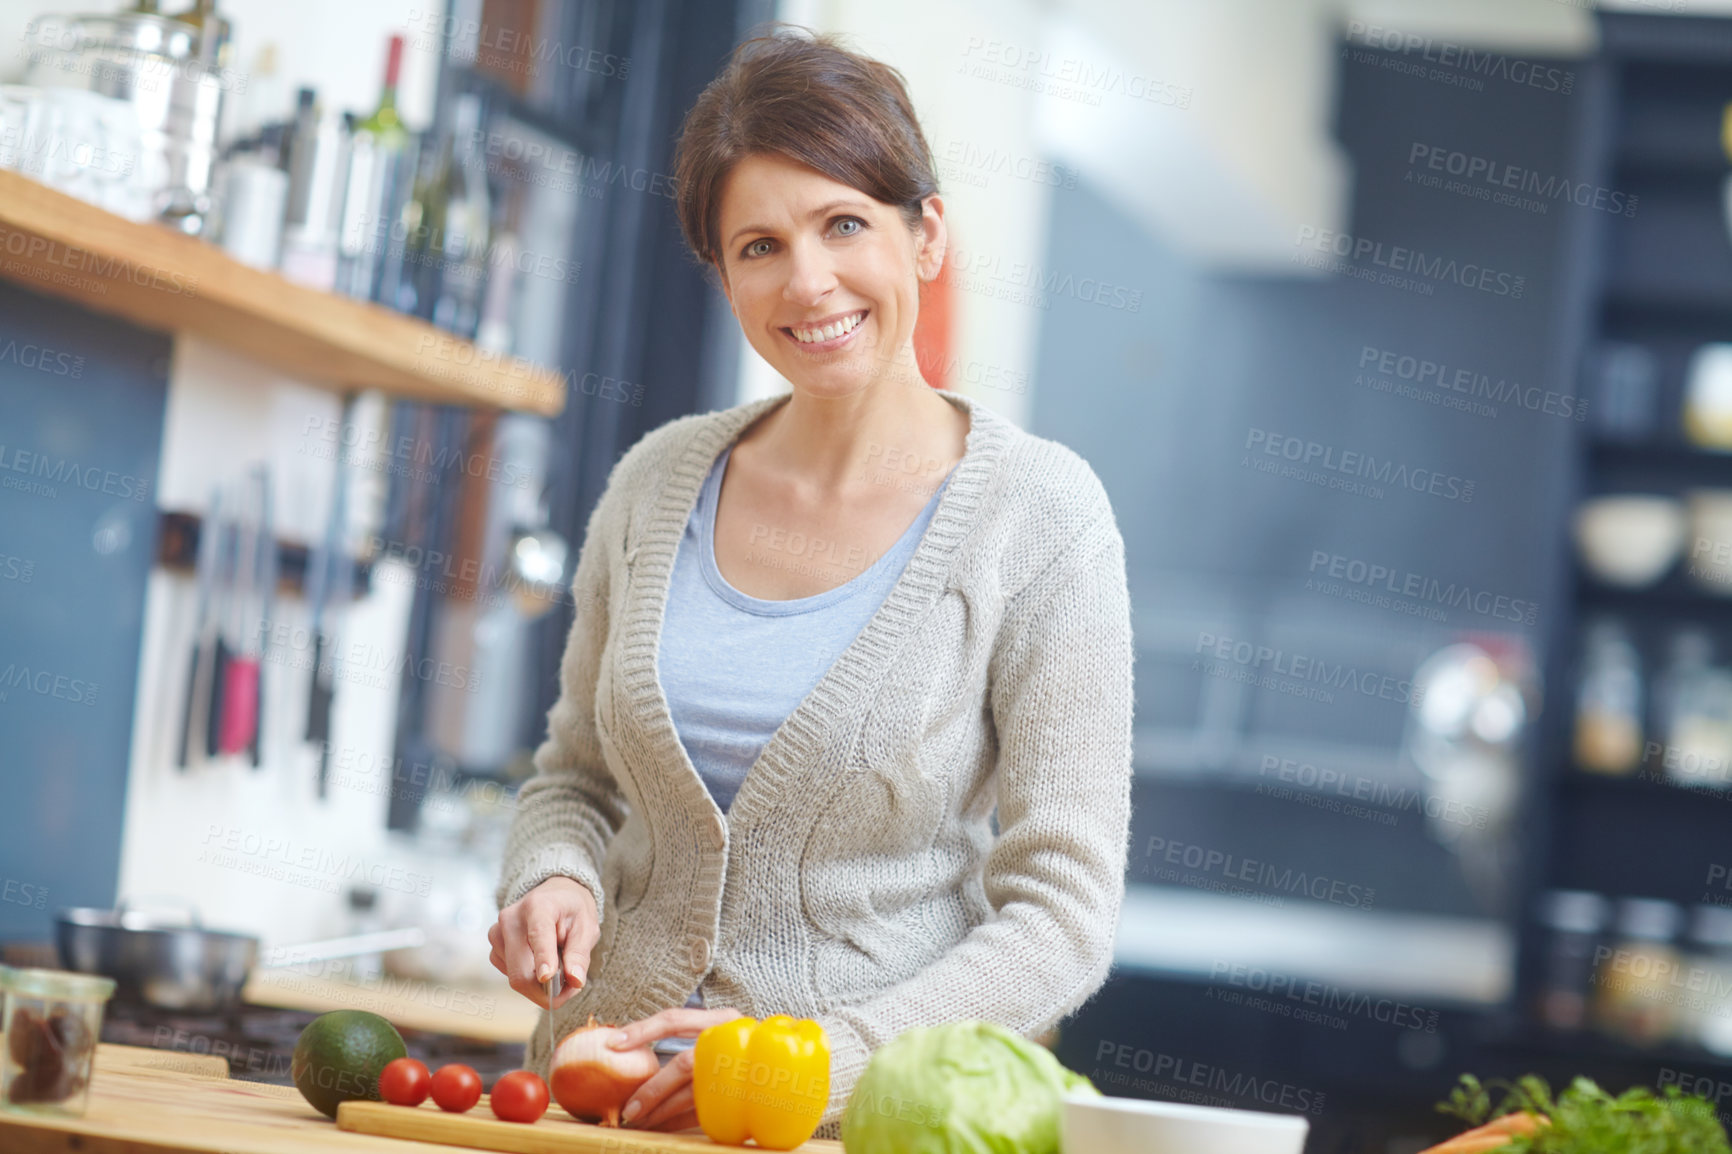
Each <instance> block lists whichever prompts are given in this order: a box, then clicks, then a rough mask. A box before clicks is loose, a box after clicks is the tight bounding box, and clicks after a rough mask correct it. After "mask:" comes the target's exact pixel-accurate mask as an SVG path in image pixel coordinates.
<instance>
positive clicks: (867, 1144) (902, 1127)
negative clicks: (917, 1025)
mask: <svg viewBox="0 0 1732 1154" xmlns="http://www.w3.org/2000/svg"><path fill="white" fill-rule="evenodd" d="M1066 1093H1082V1094H1089V1095H1093V1096H1095V1097H1099V1096H1100V1091H1098V1090H1096V1089H1095V1088H1094V1086H1092V1085H1091V1084H1090V1083H1089V1080H1088V1079H1087V1078H1085V1077H1083V1076H1082V1075H1081V1074H1075V1073H1072V1072H1071V1071H1069V1070H1067V1069H1065V1068H1064V1067H1063V1066H1062V1065H1060V1064H1059V1060H1058V1059H1057V1058H1055V1057H1053V1056H1052V1054H1051V1053H1049V1052H1048V1051H1047V1050H1046V1049H1044V1048H1043V1047H1041V1046H1038V1045H1036V1044H1035V1043H1033V1042H1030V1041H1028V1040H1026V1039H1024V1038H1020V1037H1018V1036H1017V1035H1015V1034H1013V1033H1011V1032H1010V1031H1009V1030H1006V1029H1004V1028H1003V1027H1002V1026H995V1025H993V1024H992V1023H991V1022H954V1023H951V1024H950V1025H945V1026H933V1027H931V1028H928V1029H913V1030H909V1031H907V1032H906V1033H904V1034H902V1035H900V1036H899V1037H897V1038H896V1039H895V1040H894V1041H892V1042H891V1043H890V1044H888V1045H886V1046H882V1047H880V1048H879V1050H878V1052H877V1053H875V1054H873V1055H872V1060H871V1062H869V1063H868V1064H867V1066H866V1071H865V1073H863V1074H861V1075H860V1081H859V1083H858V1084H857V1085H856V1086H855V1087H854V1092H853V1094H852V1095H850V1096H849V1098H848V1109H847V1111H846V1113H844V1114H843V1116H842V1148H843V1149H844V1150H845V1151H846V1152H847V1154H1058V1139H1059V1098H1060V1096H1061V1095H1063V1094H1066Z"/></svg>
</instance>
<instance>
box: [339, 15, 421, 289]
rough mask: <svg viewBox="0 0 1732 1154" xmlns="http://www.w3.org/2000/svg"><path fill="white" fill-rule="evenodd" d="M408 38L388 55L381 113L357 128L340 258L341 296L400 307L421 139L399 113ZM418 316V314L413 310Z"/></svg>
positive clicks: (393, 43) (395, 42)
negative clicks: (407, 217)
mask: <svg viewBox="0 0 1732 1154" xmlns="http://www.w3.org/2000/svg"><path fill="white" fill-rule="evenodd" d="M402 65H403V37H402V36H401V35H397V36H392V37H391V39H390V41H389V43H388V45H387V46H386V50H385V82H384V84H383V85H382V86H381V88H380V91H379V107H378V108H376V109H374V110H373V113H372V115H370V116H368V117H367V118H366V119H364V120H362V121H360V122H359V123H357V124H356V125H355V135H354V139H353V140H352V141H351V143H350V150H349V177H348V186H347V191H346V193H345V196H344V203H343V220H342V226H341V229H340V234H341V235H340V238H339V243H338V254H337V291H339V292H341V293H343V294H344V295H345V296H351V297H358V298H360V299H363V300H378V301H383V302H384V303H386V304H389V305H392V306H393V307H397V306H398V305H399V301H398V296H399V291H398V281H399V279H400V277H401V275H402V271H403V244H402V240H403V232H402V225H403V214H404V211H405V209H406V208H407V206H408V203H409V199H410V194H411V192H412V186H413V181H414V173H415V155H416V145H417V141H416V137H415V134H414V133H412V132H410V131H409V129H408V128H407V126H405V125H404V123H403V120H402V117H400V116H399V115H398V113H397V81H398V77H399V75H400V73H401V70H402ZM411 311H412V310H411Z"/></svg>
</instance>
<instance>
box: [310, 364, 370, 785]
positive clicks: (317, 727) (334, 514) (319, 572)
mask: <svg viewBox="0 0 1732 1154" xmlns="http://www.w3.org/2000/svg"><path fill="white" fill-rule="evenodd" d="M359 400H360V397H359V395H358V394H356V393H349V394H347V395H345V396H344V398H343V415H342V418H341V420H340V422H339V424H338V427H337V453H336V474H335V476H334V477H333V479H332V482H331V508H330V512H329V515H328V517H327V519H326V521H325V535H324V538H323V540H321V541H320V543H319V545H318V547H317V548H316V549H315V550H314V551H313V560H312V561H311V562H310V563H309V568H308V572H307V581H308V587H307V601H308V604H309V605H310V606H311V611H312V626H311V627H312V632H313V682H312V686H311V688H310V689H309V690H308V692H307V740H308V741H312V742H317V743H318V746H319V775H318V791H319V796H320V797H321V798H323V797H324V796H325V795H326V793H327V791H328V788H329V780H330V771H331V702H332V700H333V699H334V698H335V697H336V687H335V685H334V684H333V682H334V680H335V672H334V671H332V672H330V673H327V671H326V669H325V629H324V622H325V604H326V601H327V600H328V599H329V598H330V595H331V587H332V585H333V584H335V583H336V577H337V574H338V572H339V571H341V573H342V574H343V575H344V576H345V578H346V577H347V576H348V574H349V572H350V564H349V551H348V527H349V459H348V454H347V453H345V452H344V446H346V445H347V444H348V443H349V442H348V431H349V429H350V428H352V427H353V424H354V417H355V407H356V405H357V404H358V402H359ZM340 588H341V589H342V591H343V592H342V594H341V595H342V596H344V597H346V596H347V595H348V590H349V588H350V582H349V581H348V580H344V581H343V582H342V583H341V586H340ZM334 648H335V646H333V649H334Z"/></svg>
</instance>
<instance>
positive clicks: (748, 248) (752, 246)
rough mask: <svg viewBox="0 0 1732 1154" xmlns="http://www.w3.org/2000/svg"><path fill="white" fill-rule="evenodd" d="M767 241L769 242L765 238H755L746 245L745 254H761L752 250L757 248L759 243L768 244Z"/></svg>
mask: <svg viewBox="0 0 1732 1154" xmlns="http://www.w3.org/2000/svg"><path fill="white" fill-rule="evenodd" d="M769 243H770V242H769V241H767V240H755V241H753V242H752V243H751V244H749V245H747V246H746V251H745V255H746V256H762V255H763V253H758V252H753V251H752V250H753V249H755V248H757V247H758V246H759V245H761V244H769Z"/></svg>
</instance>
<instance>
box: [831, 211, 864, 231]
mask: <svg viewBox="0 0 1732 1154" xmlns="http://www.w3.org/2000/svg"><path fill="white" fill-rule="evenodd" d="M845 224H853V225H855V226H856V227H855V228H852V229H850V230H848V231H847V232H843V233H842V234H841V235H843V236H858V235H859V233H860V230H861V229H863V228H865V227H866V222H865V221H863V220H861V219H860V218H859V217H857V216H844V217H842V218H840V219H839V220H837V221H836V227H837V229H838V230H840V229H841V227H842V226H843V225H845Z"/></svg>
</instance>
